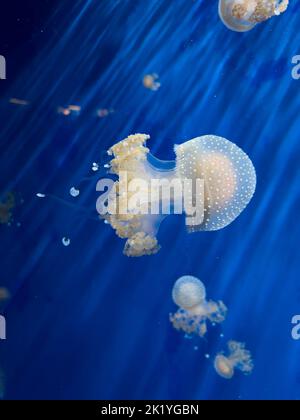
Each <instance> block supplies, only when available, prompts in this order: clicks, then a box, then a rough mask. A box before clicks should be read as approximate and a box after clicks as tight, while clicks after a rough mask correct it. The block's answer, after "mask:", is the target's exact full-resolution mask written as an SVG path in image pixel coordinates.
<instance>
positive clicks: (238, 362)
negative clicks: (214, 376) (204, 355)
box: [214, 341, 254, 379]
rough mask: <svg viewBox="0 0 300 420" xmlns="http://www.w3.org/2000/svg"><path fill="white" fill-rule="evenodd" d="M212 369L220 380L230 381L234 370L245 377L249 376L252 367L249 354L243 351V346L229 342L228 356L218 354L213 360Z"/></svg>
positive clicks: (235, 342)
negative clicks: (240, 372)
mask: <svg viewBox="0 0 300 420" xmlns="http://www.w3.org/2000/svg"><path fill="white" fill-rule="evenodd" d="M214 367H215V370H216V372H217V373H218V375H220V376H222V378H224V379H231V378H232V377H233V375H234V370H235V369H238V370H240V371H242V372H243V373H244V374H245V375H250V373H251V372H252V370H253V367H254V365H253V361H252V357H251V353H250V352H249V351H248V350H246V349H245V344H243V343H238V342H237V341H229V342H228V355H227V356H225V355H224V354H223V353H220V354H218V355H217V357H216V358H215V362H214Z"/></svg>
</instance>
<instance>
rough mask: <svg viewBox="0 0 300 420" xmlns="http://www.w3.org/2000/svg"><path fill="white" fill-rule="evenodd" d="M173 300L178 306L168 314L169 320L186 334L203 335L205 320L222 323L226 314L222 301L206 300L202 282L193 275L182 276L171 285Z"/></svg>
mask: <svg viewBox="0 0 300 420" xmlns="http://www.w3.org/2000/svg"><path fill="white" fill-rule="evenodd" d="M172 297H173V301H174V302H175V304H176V305H177V306H179V309H178V311H177V312H176V313H175V314H170V321H171V323H172V324H173V327H174V328H175V329H176V330H179V331H184V332H185V333H186V334H188V335H198V336H200V337H204V336H205V334H206V333H207V320H209V321H210V322H212V323H216V324H220V323H222V322H223V321H224V320H225V318H226V314H227V308H226V306H225V305H224V303H223V302H221V301H220V302H213V301H211V300H210V301H206V290H205V286H204V284H203V283H202V282H201V281H200V280H199V279H197V278H196V277H193V276H183V277H181V278H180V279H178V280H177V281H176V283H175V285H174V287H173V292H172Z"/></svg>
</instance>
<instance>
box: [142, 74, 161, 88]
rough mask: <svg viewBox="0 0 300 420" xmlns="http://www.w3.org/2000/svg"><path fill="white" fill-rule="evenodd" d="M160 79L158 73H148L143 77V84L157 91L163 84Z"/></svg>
mask: <svg viewBox="0 0 300 420" xmlns="http://www.w3.org/2000/svg"><path fill="white" fill-rule="evenodd" d="M158 79H159V76H158V74H156V73H153V74H146V76H144V78H143V85H144V87H145V88H146V89H150V90H153V91H156V90H158V89H159V88H160V86H161V84H160V82H159V81H158Z"/></svg>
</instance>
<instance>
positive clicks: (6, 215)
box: [0, 192, 16, 225]
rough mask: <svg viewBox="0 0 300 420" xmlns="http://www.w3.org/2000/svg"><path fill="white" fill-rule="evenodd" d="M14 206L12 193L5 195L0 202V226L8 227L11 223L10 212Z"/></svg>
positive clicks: (14, 201) (11, 215)
mask: <svg viewBox="0 0 300 420" xmlns="http://www.w3.org/2000/svg"><path fill="white" fill-rule="evenodd" d="M15 206H16V198H15V195H14V193H13V192H8V193H6V194H5V196H4V198H2V200H0V224H3V225H8V224H10V223H11V221H12V217H13V214H12V210H13V209H14V207H15Z"/></svg>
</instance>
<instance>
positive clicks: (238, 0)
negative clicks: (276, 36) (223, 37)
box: [219, 0, 289, 32]
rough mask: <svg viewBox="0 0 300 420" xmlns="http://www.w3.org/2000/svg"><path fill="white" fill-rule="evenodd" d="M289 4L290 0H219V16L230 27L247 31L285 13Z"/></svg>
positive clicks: (239, 30) (238, 30)
mask: <svg viewBox="0 0 300 420" xmlns="http://www.w3.org/2000/svg"><path fill="white" fill-rule="evenodd" d="M288 5H289V0H219V16H220V18H221V20H222V22H223V23H224V25H225V26H226V27H227V28H228V29H231V30H232V31H236V32H246V31H250V30H251V29H253V28H254V27H255V26H256V25H257V24H258V23H261V22H264V21H266V20H268V19H270V18H272V17H273V16H279V15H280V14H281V13H284V12H285V11H286V10H287V8H288Z"/></svg>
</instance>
